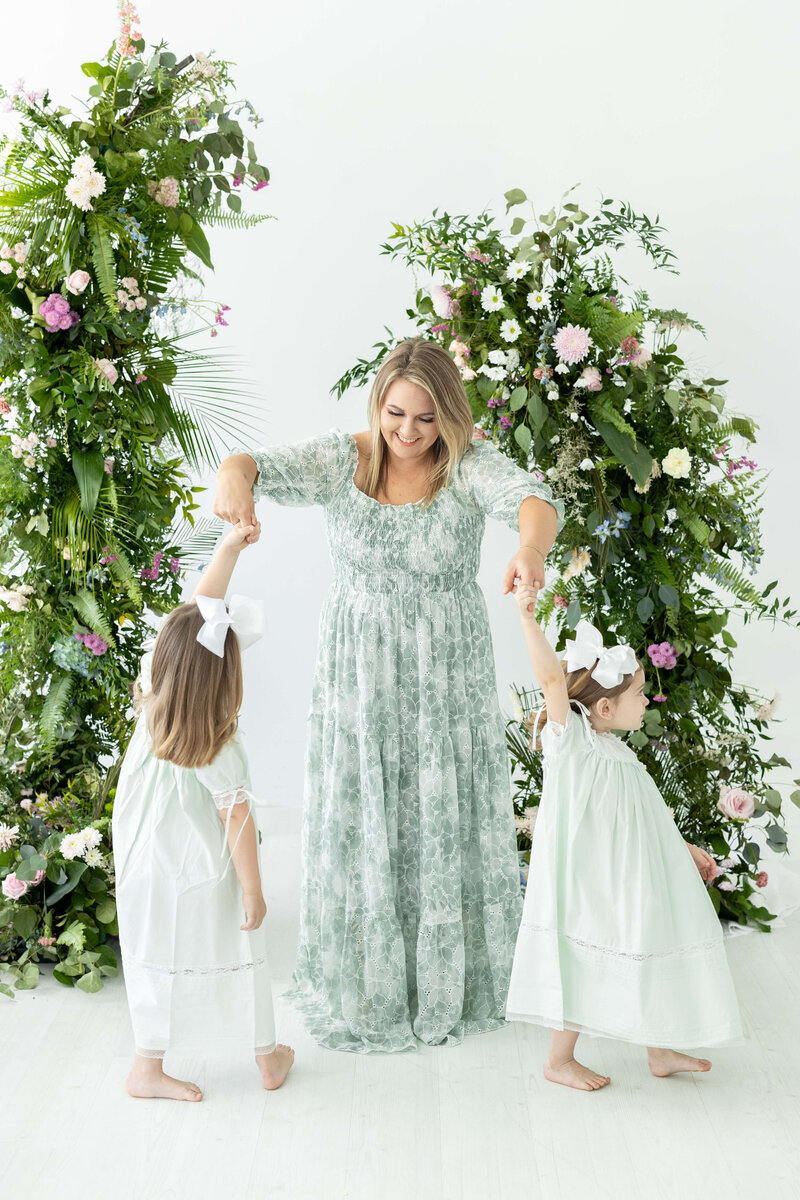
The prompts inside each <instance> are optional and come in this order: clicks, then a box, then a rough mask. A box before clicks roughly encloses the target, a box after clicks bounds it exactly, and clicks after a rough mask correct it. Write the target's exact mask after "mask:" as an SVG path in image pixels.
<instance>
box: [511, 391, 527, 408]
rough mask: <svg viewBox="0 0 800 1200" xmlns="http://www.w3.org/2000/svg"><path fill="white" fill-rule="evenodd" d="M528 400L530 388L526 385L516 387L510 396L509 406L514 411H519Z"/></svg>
mask: <svg viewBox="0 0 800 1200" xmlns="http://www.w3.org/2000/svg"><path fill="white" fill-rule="evenodd" d="M527 400H528V389H527V388H525V387H516V388H514V390H513V392H512V393H511V395H510V396H509V399H508V407H509V408H510V409H511V411H512V412H517V411H518V410H519V409H520V408H522V406H523V405H524V404H526V403H527Z"/></svg>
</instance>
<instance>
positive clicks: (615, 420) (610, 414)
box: [590, 399, 638, 444]
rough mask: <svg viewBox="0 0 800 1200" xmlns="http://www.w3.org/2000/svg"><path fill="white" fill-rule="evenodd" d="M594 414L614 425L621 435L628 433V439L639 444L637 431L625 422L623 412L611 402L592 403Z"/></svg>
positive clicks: (603, 400) (599, 401)
mask: <svg viewBox="0 0 800 1200" xmlns="http://www.w3.org/2000/svg"><path fill="white" fill-rule="evenodd" d="M590 407H591V410H592V413H593V414H594V415H595V416H597V417H598V419H599V420H601V421H607V422H608V424H609V425H613V426H614V428H615V429H618V430H619V432H620V433H627V435H628V437H630V438H632V439H633V441H634V444H637V443H638V437H637V434H636V430H635V429H634V428H633V426H632V425H631V424H630V423H629V422H628V421H626V420H625V418H624V417H623V415H622V413H621V412H618V411H617V409H616V408H615V407H614V405H613V404H612V403H611V401H610V400H605V399H599V400H592V402H591V405H590Z"/></svg>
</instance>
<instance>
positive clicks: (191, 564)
mask: <svg viewBox="0 0 800 1200" xmlns="http://www.w3.org/2000/svg"><path fill="white" fill-rule="evenodd" d="M222 530H223V525H222V521H220V520H218V518H217V517H200V518H199V519H198V520H197V521H195V522H193V523H190V522H189V521H186V520H183V521H181V522H179V523H178V522H176V523H175V524H174V525H173V527H172V529H171V530H170V545H171V546H174V547H175V550H176V554H177V557H178V558H180V560H181V566H182V567H184V568H185V569H187V570H196V569H197V568H199V567H200V566H201V565H203V564H204V563H205V562H206V561H207V559H208V557H209V555H210V554H212V553H213V551H214V548H215V547H216V544H217V542H218V541H219V539H220V535H221V533H222Z"/></svg>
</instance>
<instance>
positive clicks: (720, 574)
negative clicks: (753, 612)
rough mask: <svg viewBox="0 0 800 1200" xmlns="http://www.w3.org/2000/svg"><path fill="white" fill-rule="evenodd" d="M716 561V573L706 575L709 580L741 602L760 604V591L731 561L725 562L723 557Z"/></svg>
mask: <svg viewBox="0 0 800 1200" xmlns="http://www.w3.org/2000/svg"><path fill="white" fill-rule="evenodd" d="M718 563H719V566H718V568H717V574H716V575H707V576H706V578H707V579H708V580H710V582H712V583H716V584H718V585H719V586H720V587H723V588H725V590H726V591H728V592H730V593H731V595H733V596H735V597H736V599H737V600H740V601H741V603H742V604H750V605H754V606H756V607H757V606H759V605H761V603H762V599H761V593H760V592H759V591H758V589H757V588H755V587H753V585H752V583H751V582H750V580H749V579H747V578H746V577H745V576H744V575H743V574H742V573H741V571H738V570H737V569H736V567H734V565H733V563H731V562H727V561H726V560H725V559H719V560H718Z"/></svg>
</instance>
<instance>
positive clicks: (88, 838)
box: [78, 825, 103, 850]
mask: <svg viewBox="0 0 800 1200" xmlns="http://www.w3.org/2000/svg"><path fill="white" fill-rule="evenodd" d="M78 836H79V837H82V838H83V844H84V846H86V847H87V848H88V849H90V850H93V849H94V848H95V847H96V846H99V845H100V843H101V842H102V840H103V835H102V834H101V832H100V830H99V829H95V828H94V826H93V825H87V826H86V828H85V829H82V830H81V831H80V834H79V835H78Z"/></svg>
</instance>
